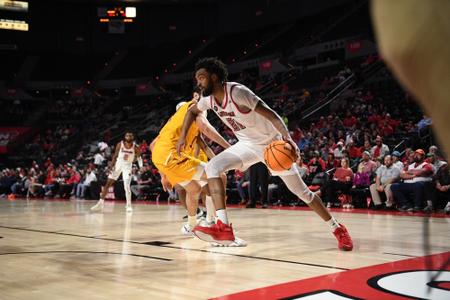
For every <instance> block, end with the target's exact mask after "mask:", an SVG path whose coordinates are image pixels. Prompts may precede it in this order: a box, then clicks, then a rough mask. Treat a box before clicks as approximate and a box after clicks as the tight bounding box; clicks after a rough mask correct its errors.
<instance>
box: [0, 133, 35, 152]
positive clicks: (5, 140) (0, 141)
mask: <svg viewBox="0 0 450 300" xmlns="http://www.w3.org/2000/svg"><path fill="white" fill-rule="evenodd" d="M30 130H31V128H29V127H0V154H5V153H8V145H10V144H11V143H12V142H14V141H17V140H18V139H19V138H20V137H22V136H23V135H24V134H25V133H27V132H28V131H30Z"/></svg>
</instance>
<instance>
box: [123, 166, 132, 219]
mask: <svg viewBox="0 0 450 300" xmlns="http://www.w3.org/2000/svg"><path fill="white" fill-rule="evenodd" d="M131 168H132V167H131V166H130V167H127V168H124V169H123V172H122V179H123V189H124V190H125V199H126V206H125V209H126V211H127V212H129V213H130V212H133V208H132V207H131Z"/></svg>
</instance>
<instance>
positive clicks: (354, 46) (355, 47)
mask: <svg viewBox="0 0 450 300" xmlns="http://www.w3.org/2000/svg"><path fill="white" fill-rule="evenodd" d="M361 48H362V42H361V41H352V42H348V43H347V51H348V52H350V53H355V52H358V51H359V50H361Z"/></svg>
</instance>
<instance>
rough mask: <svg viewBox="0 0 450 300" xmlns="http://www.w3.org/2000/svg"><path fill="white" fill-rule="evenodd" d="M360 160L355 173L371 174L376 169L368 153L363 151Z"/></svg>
mask: <svg viewBox="0 0 450 300" xmlns="http://www.w3.org/2000/svg"><path fill="white" fill-rule="evenodd" d="M361 158H362V160H361V162H360V163H359V165H358V171H357V173H360V174H361V173H365V174H369V175H370V174H372V173H373V172H375V171H376V169H377V164H376V163H375V162H374V161H373V160H372V159H371V155H370V153H369V152H368V151H364V152H363V154H362V156H361Z"/></svg>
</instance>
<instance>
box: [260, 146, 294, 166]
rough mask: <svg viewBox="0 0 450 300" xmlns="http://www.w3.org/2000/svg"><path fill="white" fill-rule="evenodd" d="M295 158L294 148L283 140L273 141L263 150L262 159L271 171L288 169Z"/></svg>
mask: <svg viewBox="0 0 450 300" xmlns="http://www.w3.org/2000/svg"><path fill="white" fill-rule="evenodd" d="M296 158H297V155H296V153H295V149H294V148H293V147H292V146H291V144H289V143H288V142H285V141H274V142H272V143H270V145H268V146H267V147H266V149H265V150H264V160H265V162H266V164H267V166H268V167H269V168H270V169H271V170H273V171H285V170H289V169H290V168H291V166H292V164H293V163H294V162H295V160H296Z"/></svg>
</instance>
